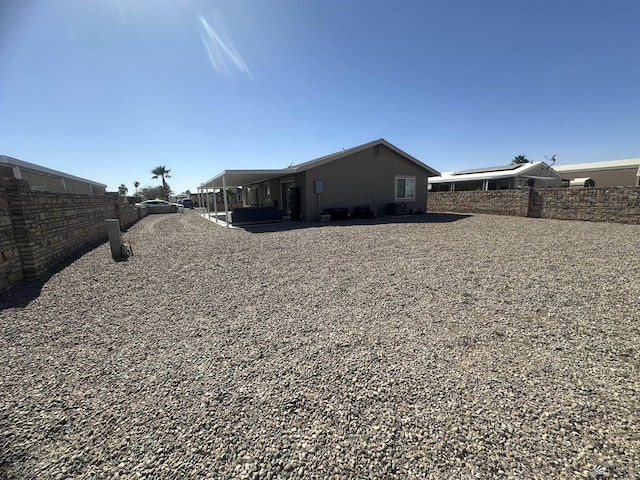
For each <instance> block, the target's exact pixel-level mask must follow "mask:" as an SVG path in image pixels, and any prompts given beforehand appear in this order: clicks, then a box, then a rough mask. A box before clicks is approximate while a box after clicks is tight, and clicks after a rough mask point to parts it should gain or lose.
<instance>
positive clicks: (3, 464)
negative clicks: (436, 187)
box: [0, 212, 640, 479]
mask: <svg viewBox="0 0 640 480" xmlns="http://www.w3.org/2000/svg"><path fill="white" fill-rule="evenodd" d="M293 227H295V228H290V226H256V227H248V228H247V229H237V228H234V229H226V228H223V227H220V226H218V225H216V224H215V223H213V222H210V221H208V220H206V219H204V218H203V217H201V216H200V215H198V214H197V213H194V212H187V213H184V214H169V215H150V216H148V217H145V218H143V219H142V220H140V221H139V222H138V223H137V224H135V225H133V226H132V227H131V228H130V229H129V230H128V231H127V232H125V233H124V234H123V238H124V241H125V242H127V243H130V244H131V245H132V248H133V253H134V255H133V256H132V257H130V258H129V259H128V261H126V262H114V261H113V260H112V258H111V255H110V250H109V245H108V244H106V243H105V244H103V245H101V246H99V247H98V248H96V249H94V250H91V251H89V252H88V253H86V254H84V255H83V256H81V257H80V258H78V259H77V260H75V261H74V262H72V263H70V264H69V265H68V266H66V267H65V268H63V269H61V270H60V271H58V272H57V273H55V274H53V275H52V276H51V278H49V279H48V280H47V281H46V282H45V283H44V284H43V285H41V286H40V285H37V286H34V285H29V284H25V285H23V286H20V287H17V288H14V289H12V290H9V291H7V292H4V293H0V304H1V306H2V307H3V309H2V310H1V311H0V372H1V376H0V477H1V478H6V479H25V478H34V479H67V478H85V479H89V478H91V479H94V478H96V479H98V478H105V479H106V478H116V477H120V478H149V479H163V478H166V479H172V478H212V479H213V478H238V479H274V478H299V479H302V478H305V479H306V478H311V479H313V478H317V479H325V478H336V479H346V478H354V479H355V478H358V479H360V478H371V479H388V478H397V479H412V478H415V479H423V478H424V479H445V478H457V479H466V478H469V479H494V478H514V479H515V478H527V479H559V478H606V479H614V478H615V479H630V478H638V477H639V476H640V418H639V415H640V255H639V252H640V250H639V247H640V225H624V224H615V223H601V222H599V223H597V222H579V221H559V220H545V219H534V218H521V217H507V216H492V215H473V216H464V215H457V216H456V215H446V214H440V215H437V214H430V215H417V216H410V217H403V218H400V219H385V218H381V219H372V220H363V221H360V222H349V221H345V222H339V223H330V224H304V223H299V224H294V225H293Z"/></svg>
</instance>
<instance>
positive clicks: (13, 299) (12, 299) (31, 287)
mask: <svg viewBox="0 0 640 480" xmlns="http://www.w3.org/2000/svg"><path fill="white" fill-rule="evenodd" d="M45 283H46V280H28V281H25V282H23V283H20V284H18V285H14V286H13V287H11V288H9V289H8V290H5V291H3V292H0V310H4V309H5V308H24V307H26V306H27V305H29V303H30V302H31V301H32V300H35V299H36V298H38V296H39V295H40V290H42V286H43V285H44V284H45Z"/></svg>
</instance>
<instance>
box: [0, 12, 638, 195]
mask: <svg viewBox="0 0 640 480" xmlns="http://www.w3.org/2000/svg"><path fill="white" fill-rule="evenodd" d="M638 25H640V1H638V0H611V1H602V0H560V1H559V0H535V1H531V0H526V1H525V0H500V1H498V0H483V1H478V0H437V1H433V0H416V1H408V0H407V1H404V0H398V1H384V0H380V1H377V2H372V1H370V0H207V1H198V0H173V1H171V0H153V1H152V0H90V1H89V0H41V1H30V0H1V1H0V154H4V155H9V156H13V157H16V158H19V159H21V160H25V161H28V162H32V163H36V164H40V165H44V166H47V167H49V168H54V169H56V170H62V171H64V172H67V173H71V174H74V175H77V176H80V177H84V178H89V179H91V180H96V181H99V182H102V183H106V184H107V185H108V188H109V190H112V191H114V190H116V189H117V187H118V185H120V184H121V183H124V184H126V185H127V186H128V187H129V189H130V191H132V190H133V182H134V181H136V180H137V181H139V182H140V183H141V184H142V186H147V185H158V184H159V183H158V182H157V181H155V180H151V173H150V171H151V170H152V169H153V168H154V167H156V166H158V165H166V167H167V168H169V169H170V170H171V175H172V178H171V179H169V184H170V185H171V187H172V188H173V190H174V191H175V192H177V193H179V192H182V191H184V190H186V189H190V190H191V191H194V192H195V190H196V188H197V186H198V185H199V184H200V183H202V182H203V181H206V180H208V179H209V178H211V177H213V176H214V175H216V174H217V173H219V172H221V171H222V170H224V169H237V168H281V167H286V166H287V165H289V164H290V163H297V162H302V161H306V160H310V159H312V158H315V157H318V156H322V155H325V154H328V153H332V152H335V151H338V150H341V149H342V148H349V147H353V146H356V145H359V144H362V143H366V142H369V141H371V140H374V139H376V138H380V137H384V138H386V139H387V140H388V141H390V142H391V143H393V144H395V145H396V146H398V147H399V148H401V149H403V150H405V151H406V152H408V153H410V154H411V155H413V156H415V157H417V158H418V159H420V160H422V161H423V162H425V163H426V164H428V165H430V166H431V167H433V168H435V169H437V170H440V171H446V170H456V169H463V168H470V167H475V166H486V165H495V164H506V163H509V162H510V160H511V159H512V158H513V157H514V156H515V155H519V154H524V155H526V156H527V158H529V159H531V160H544V155H548V156H551V155H552V154H554V153H557V154H558V156H557V159H558V161H557V164H559V165H560V164H566V163H574V162H582V161H598V160H612V159H621V158H630V157H638V156H640V37H639V36H638Z"/></svg>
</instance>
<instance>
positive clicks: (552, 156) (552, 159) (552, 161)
mask: <svg viewBox="0 0 640 480" xmlns="http://www.w3.org/2000/svg"><path fill="white" fill-rule="evenodd" d="M556 155H557V153H554V154H553V155H551V158H549V157H547V156H546V155H545V156H544V158H546V159H547V160H549V161H550V162H551V165H549V166H550V167H553V164H554V163H556Z"/></svg>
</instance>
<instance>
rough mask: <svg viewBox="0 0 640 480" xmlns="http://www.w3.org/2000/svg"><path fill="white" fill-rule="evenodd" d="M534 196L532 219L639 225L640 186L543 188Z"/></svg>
mask: <svg viewBox="0 0 640 480" xmlns="http://www.w3.org/2000/svg"><path fill="white" fill-rule="evenodd" d="M535 193H537V196H536V198H535V199H534V198H533V197H532V202H531V203H532V205H531V209H532V213H533V212H534V211H536V209H539V215H535V216H540V217H542V218H555V219H560V220H588V221H595V222H617V223H634V224H640V187H599V188H575V189H573V188H562V189H558V188H546V189H542V190H538V191H537V192H535ZM531 216H534V215H531Z"/></svg>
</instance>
